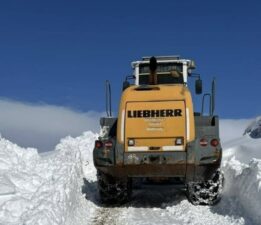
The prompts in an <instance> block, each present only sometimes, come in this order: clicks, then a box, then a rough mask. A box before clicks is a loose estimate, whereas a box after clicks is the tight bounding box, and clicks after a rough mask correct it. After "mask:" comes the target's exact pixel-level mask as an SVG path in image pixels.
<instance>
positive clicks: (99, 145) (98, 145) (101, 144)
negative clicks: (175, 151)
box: [95, 140, 103, 148]
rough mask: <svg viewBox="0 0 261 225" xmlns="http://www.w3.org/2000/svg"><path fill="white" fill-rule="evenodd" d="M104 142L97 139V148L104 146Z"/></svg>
mask: <svg viewBox="0 0 261 225" xmlns="http://www.w3.org/2000/svg"><path fill="white" fill-rule="evenodd" d="M102 146H103V143H102V142H101V141H98V140H97V141H95V148H102Z"/></svg>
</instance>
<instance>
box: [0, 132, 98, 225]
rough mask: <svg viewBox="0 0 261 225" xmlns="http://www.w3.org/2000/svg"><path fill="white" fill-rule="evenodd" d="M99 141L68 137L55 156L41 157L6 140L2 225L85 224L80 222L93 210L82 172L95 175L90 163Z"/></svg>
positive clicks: (2, 147)
mask: <svg viewBox="0 0 261 225" xmlns="http://www.w3.org/2000/svg"><path fill="white" fill-rule="evenodd" d="M95 138H96V135H95V134H93V133H91V132H86V133H84V134H83V135H82V136H80V137H78V138H70V137H67V138H65V139H63V140H61V143H60V144H59V145H57V147H56V149H55V151H54V152H52V153H49V154H46V155H43V156H42V155H39V154H38V153H37V150H36V149H23V148H20V147H19V146H17V145H15V144H13V143H11V142H10V141H7V140H5V139H3V138H2V139H1V140H0V224H1V225H8V224H17V225H18V224H19V225H22V224H28V225H29V224H30V225H37V224H39V225H40V224H41V225H45V224H46V225H52V224H74V223H75V222H76V221H78V222H79V223H78V224H82V223H81V221H80V220H85V218H86V216H88V214H91V212H92V210H94V209H95V207H93V206H90V207H89V206H88V205H90V203H91V202H88V201H86V199H85V197H84V195H83V194H82V186H83V169H82V166H84V167H85V171H86V176H88V174H89V173H90V176H92V175H93V174H95V171H93V169H94V168H93V166H90V165H91V163H92V162H91V161H90V162H88V161H87V159H88V160H90V159H92V157H91V151H90V149H92V146H93V141H94V139H95ZM89 163H90V164H89ZM89 168H90V169H89ZM86 209H89V210H88V211H86Z"/></svg>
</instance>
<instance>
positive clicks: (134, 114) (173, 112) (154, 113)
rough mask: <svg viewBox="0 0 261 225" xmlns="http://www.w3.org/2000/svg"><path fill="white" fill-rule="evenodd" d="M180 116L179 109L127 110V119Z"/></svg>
mask: <svg viewBox="0 0 261 225" xmlns="http://www.w3.org/2000/svg"><path fill="white" fill-rule="evenodd" d="M176 116H182V110H181V109H155V110H154V109H152V110H128V118H148V117H176Z"/></svg>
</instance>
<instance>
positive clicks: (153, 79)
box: [149, 56, 158, 85]
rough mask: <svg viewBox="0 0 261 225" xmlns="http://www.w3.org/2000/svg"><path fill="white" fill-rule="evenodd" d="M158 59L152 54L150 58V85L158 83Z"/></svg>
mask: <svg viewBox="0 0 261 225" xmlns="http://www.w3.org/2000/svg"><path fill="white" fill-rule="evenodd" d="M157 67H158V64H157V59H156V58H155V57H154V56H152V57H151V58H150V75H149V84H150V85H156V84H158V78H157Z"/></svg>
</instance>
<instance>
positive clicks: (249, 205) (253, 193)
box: [222, 120, 261, 224]
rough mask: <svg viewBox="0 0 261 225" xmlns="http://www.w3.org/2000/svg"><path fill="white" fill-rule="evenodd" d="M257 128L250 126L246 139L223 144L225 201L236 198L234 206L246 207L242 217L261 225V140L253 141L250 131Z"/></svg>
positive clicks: (253, 125)
mask: <svg viewBox="0 0 261 225" xmlns="http://www.w3.org/2000/svg"><path fill="white" fill-rule="evenodd" d="M257 121H259V120H257ZM256 127H259V126H257V124H255V123H251V126H248V128H247V131H248V132H246V135H245V136H243V137H241V138H238V139H235V140H233V141H230V142H229V143H228V144H225V145H224V147H225V150H224V154H223V163H222V166H223V170H224V173H225V189H224V198H234V199H236V201H237V202H236V203H235V204H237V203H238V204H240V205H241V207H242V208H243V214H244V215H243V216H247V217H248V218H251V220H252V222H253V223H254V224H261V222H260V221H261V214H260V207H261V139H257V138H255V139H253V138H251V131H253V130H256V129H255V128H256ZM253 128H254V129H253ZM255 137H256V136H255Z"/></svg>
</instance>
